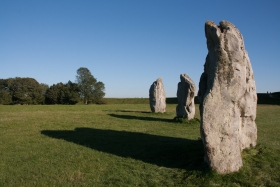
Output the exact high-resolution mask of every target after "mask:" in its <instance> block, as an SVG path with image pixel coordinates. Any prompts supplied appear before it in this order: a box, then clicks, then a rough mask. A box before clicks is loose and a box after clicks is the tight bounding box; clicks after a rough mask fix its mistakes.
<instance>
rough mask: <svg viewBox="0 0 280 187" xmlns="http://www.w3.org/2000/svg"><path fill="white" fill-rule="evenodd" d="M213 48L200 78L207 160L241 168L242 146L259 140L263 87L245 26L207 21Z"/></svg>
mask: <svg viewBox="0 0 280 187" xmlns="http://www.w3.org/2000/svg"><path fill="white" fill-rule="evenodd" d="M205 35H206V38H207V48H208V54H207V57H206V62H205V64H204V72H203V73H202V75H201V78H200V82H199V92H198V96H199V99H200V107H199V108H200V114H201V124H200V133H201V138H202V141H203V144H204V150H205V157H204V158H205V161H206V162H207V163H208V164H209V166H210V167H211V168H212V169H214V170H216V171H217V172H218V173H221V174H224V173H230V172H235V171H238V170H239V169H240V168H241V167H242V165H243V164H242V158H241V151H242V150H243V149H245V148H248V147H254V146H255V145H256V142H257V126H256V123H255V119H256V106H257V93H256V86H255V81H254V75H253V70H252V67H251V63H250V60H249V57H248V54H247V51H246V50H245V47H244V42H243V38H242V35H241V33H240V32H239V30H238V29H237V28H236V27H235V26H234V25H233V24H231V23H230V22H228V21H221V22H220V25H219V26H217V25H215V23H213V22H212V21H207V22H206V23H205Z"/></svg>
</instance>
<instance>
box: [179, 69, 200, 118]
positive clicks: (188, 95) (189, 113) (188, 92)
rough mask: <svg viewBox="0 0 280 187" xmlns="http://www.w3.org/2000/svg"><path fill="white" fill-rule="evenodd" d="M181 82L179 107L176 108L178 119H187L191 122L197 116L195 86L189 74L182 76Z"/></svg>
mask: <svg viewBox="0 0 280 187" xmlns="http://www.w3.org/2000/svg"><path fill="white" fill-rule="evenodd" d="M180 79H181V82H179V83H178V89H177V99H178V105H177V107H176V114H177V117H183V118H187V119H188V120H191V119H193V118H194V115H195V104H194V94H195V92H196V91H195V90H196V88H195V84H194V82H193V81H192V79H191V78H190V77H189V76H188V75H187V74H181V75H180Z"/></svg>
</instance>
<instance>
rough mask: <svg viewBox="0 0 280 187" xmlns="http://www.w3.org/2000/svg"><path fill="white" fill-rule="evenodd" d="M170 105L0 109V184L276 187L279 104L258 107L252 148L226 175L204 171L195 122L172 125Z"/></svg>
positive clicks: (278, 183) (279, 169)
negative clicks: (156, 108) (160, 110)
mask: <svg viewBox="0 0 280 187" xmlns="http://www.w3.org/2000/svg"><path fill="white" fill-rule="evenodd" d="M175 107H176V105H174V104H168V105H167V113H165V114H154V113H151V112H150V109H149V105H148V104H114V105H109V104H108V105H88V106H85V105H75V106H62V105H53V106H0V186H5V187H6V186H98V187H99V186H160V187H162V186H280V106H279V105H258V114H257V120H256V122H257V126H258V145H257V147H256V148H255V149H250V150H246V151H244V152H243V164H244V166H243V168H242V169H241V170H240V171H239V172H236V173H233V174H228V175H218V174H216V173H215V172H212V171H210V170H209V169H208V168H207V167H206V165H205V164H204V163H203V147H202V142H201V140H200V134H199V124H198V123H193V124H187V123H178V122H174V121H173V120H172V119H173V118H174V117H175ZM196 108H197V109H198V106H196ZM196 114H197V116H196V117H197V118H199V116H198V114H199V113H198V110H197V112H196Z"/></svg>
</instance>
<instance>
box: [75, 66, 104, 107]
mask: <svg viewBox="0 0 280 187" xmlns="http://www.w3.org/2000/svg"><path fill="white" fill-rule="evenodd" d="M76 80H77V83H78V86H79V90H80V91H79V94H80V97H81V98H82V99H83V101H84V103H85V104H88V103H89V102H90V101H91V102H93V103H97V102H98V101H100V100H101V99H102V98H103V97H104V96H105V93H104V90H105V86H104V84H103V83H102V82H97V80H96V79H95V78H94V76H93V75H92V74H91V72H90V71H89V70H88V69H87V68H84V67H81V68H79V69H78V70H77V76H76Z"/></svg>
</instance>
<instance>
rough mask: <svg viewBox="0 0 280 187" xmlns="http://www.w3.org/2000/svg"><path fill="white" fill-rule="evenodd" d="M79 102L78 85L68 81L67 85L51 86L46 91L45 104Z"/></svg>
mask: <svg viewBox="0 0 280 187" xmlns="http://www.w3.org/2000/svg"><path fill="white" fill-rule="evenodd" d="M77 102H79V88H78V84H76V83H72V82H71V81H68V83H66V84H63V83H61V82H60V83H57V84H53V85H52V86H51V87H50V88H49V89H48V90H47V91H46V103H47V104H76V103H77Z"/></svg>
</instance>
